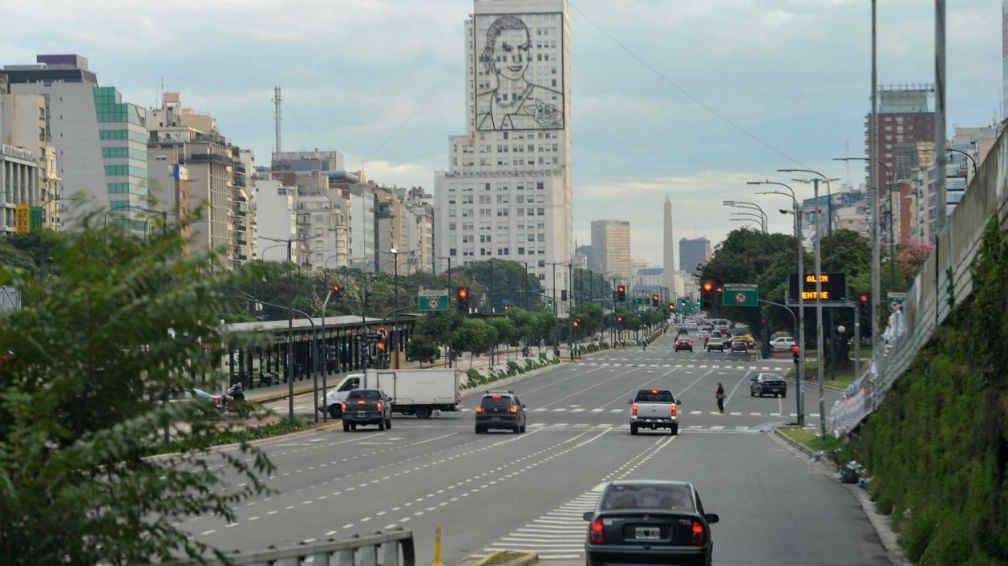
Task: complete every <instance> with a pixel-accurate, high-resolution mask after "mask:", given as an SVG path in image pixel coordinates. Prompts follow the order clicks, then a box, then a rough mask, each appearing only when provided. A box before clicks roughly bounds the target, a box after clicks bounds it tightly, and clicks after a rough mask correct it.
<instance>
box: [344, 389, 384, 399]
mask: <svg viewBox="0 0 1008 566" xmlns="http://www.w3.org/2000/svg"><path fill="white" fill-rule="evenodd" d="M347 399H364V400H367V401H378V400H380V399H381V391H377V390H375V389H362V390H358V391H351V392H350V394H349V395H347Z"/></svg>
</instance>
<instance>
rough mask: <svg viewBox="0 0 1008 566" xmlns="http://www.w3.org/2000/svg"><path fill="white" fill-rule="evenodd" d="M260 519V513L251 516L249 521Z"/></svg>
mask: <svg viewBox="0 0 1008 566" xmlns="http://www.w3.org/2000/svg"><path fill="white" fill-rule="evenodd" d="M258 520H259V515H255V516H253V517H249V521H258Z"/></svg>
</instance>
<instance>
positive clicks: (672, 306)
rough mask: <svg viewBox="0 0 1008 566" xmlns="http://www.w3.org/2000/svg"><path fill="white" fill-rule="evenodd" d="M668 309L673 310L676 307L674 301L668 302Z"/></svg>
mask: <svg viewBox="0 0 1008 566" xmlns="http://www.w3.org/2000/svg"><path fill="white" fill-rule="evenodd" d="M668 310H670V311H675V310H676V308H675V303H669V304H668Z"/></svg>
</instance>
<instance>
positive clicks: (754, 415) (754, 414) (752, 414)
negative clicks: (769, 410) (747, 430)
mask: <svg viewBox="0 0 1008 566" xmlns="http://www.w3.org/2000/svg"><path fill="white" fill-rule="evenodd" d="M749 416H750V417H762V416H763V413H749Z"/></svg>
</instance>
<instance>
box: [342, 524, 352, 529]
mask: <svg viewBox="0 0 1008 566" xmlns="http://www.w3.org/2000/svg"><path fill="white" fill-rule="evenodd" d="M353 526H354V524H353V523H347V524H345V525H343V528H344V529H352V528H353Z"/></svg>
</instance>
